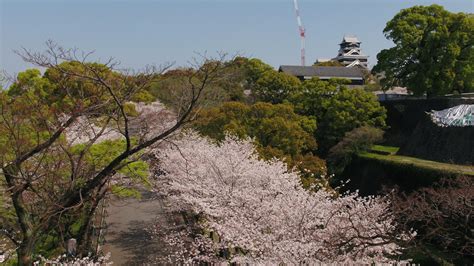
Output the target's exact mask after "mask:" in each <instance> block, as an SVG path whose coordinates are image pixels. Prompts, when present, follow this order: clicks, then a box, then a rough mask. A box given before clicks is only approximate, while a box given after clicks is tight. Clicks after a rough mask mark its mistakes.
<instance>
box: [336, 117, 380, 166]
mask: <svg viewBox="0 0 474 266" xmlns="http://www.w3.org/2000/svg"><path fill="white" fill-rule="evenodd" d="M382 139H383V131H382V130H381V129H378V128H374V127H370V126H363V127H359V128H356V129H353V130H352V131H349V132H348V133H346V134H345V136H344V138H343V139H342V140H341V141H340V142H339V143H337V144H336V145H335V146H333V147H332V148H331V149H330V150H329V155H328V157H327V163H328V167H329V170H330V172H331V173H335V174H339V173H341V172H342V171H343V170H344V168H345V167H346V166H347V165H348V164H349V163H350V162H351V160H352V157H353V156H354V155H355V154H357V153H360V152H362V151H366V150H368V149H369V148H370V147H371V146H372V145H373V144H374V143H376V142H379V141H381V140H382Z"/></svg>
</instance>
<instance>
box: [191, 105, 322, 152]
mask: <svg viewBox="0 0 474 266" xmlns="http://www.w3.org/2000/svg"><path fill="white" fill-rule="evenodd" d="M194 125H195V128H196V129H197V130H198V131H199V132H201V133H202V134H203V135H206V136H210V137H212V138H215V139H217V140H221V139H223V138H224V136H225V134H226V133H231V134H233V135H237V136H239V137H252V138H255V139H256V141H257V142H258V143H259V144H260V145H261V146H262V147H263V148H267V147H268V148H272V150H273V151H274V152H275V153H278V152H282V153H283V154H287V155H290V156H296V155H297V154H301V153H304V152H309V151H312V150H314V149H315V148H316V142H315V140H314V139H313V137H312V133H313V132H314V130H315V129H316V121H315V120H314V119H311V118H307V117H304V116H300V115H297V114H295V113H294V111H293V108H292V106H291V105H287V104H276V105H272V104H269V103H261V102H260V103H256V104H254V105H246V104H244V103H239V102H227V103H224V104H222V105H221V106H219V107H215V108H210V109H207V110H203V111H202V112H201V113H200V115H199V119H197V120H196V121H195V123H194Z"/></svg>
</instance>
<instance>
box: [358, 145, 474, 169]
mask: <svg viewBox="0 0 474 266" xmlns="http://www.w3.org/2000/svg"><path fill="white" fill-rule="evenodd" d="M397 151H398V147H390V146H382V145H374V146H372V149H371V150H370V151H369V152H363V153H360V154H359V156H360V157H362V158H368V159H375V160H381V161H384V162H389V163H393V164H396V165H400V166H404V165H410V166H415V167H419V168H422V169H427V170H438V171H442V172H450V173H456V174H462V175H469V176H474V165H459V164H449V163H440V162H435V161H429V160H424V159H419V158H414V157H409V156H402V155H396V153H397Z"/></svg>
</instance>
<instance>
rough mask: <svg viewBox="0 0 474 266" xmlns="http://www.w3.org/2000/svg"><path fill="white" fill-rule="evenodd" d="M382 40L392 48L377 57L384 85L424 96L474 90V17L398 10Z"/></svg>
mask: <svg viewBox="0 0 474 266" xmlns="http://www.w3.org/2000/svg"><path fill="white" fill-rule="evenodd" d="M384 33H385V36H387V38H388V39H390V40H392V41H393V42H394V43H395V46H394V47H392V48H389V49H384V50H382V51H381V52H380V53H379V54H378V55H377V60H378V63H377V65H376V66H375V67H374V69H373V71H375V72H378V73H383V75H384V76H385V78H384V79H383V80H382V82H383V84H384V86H388V87H390V86H393V85H399V86H406V87H408V89H410V90H411V91H412V92H413V93H414V94H416V95H423V94H425V93H426V95H427V96H428V97H430V96H436V95H444V94H447V93H461V92H471V91H474V17H473V16H472V15H468V14H465V13H451V12H449V11H446V10H445V9H444V8H443V7H441V6H438V5H431V6H414V7H411V8H407V9H403V10H401V11H400V12H399V13H398V14H397V15H395V17H394V18H393V19H392V20H390V21H389V22H388V23H387V25H386V27H385V29H384Z"/></svg>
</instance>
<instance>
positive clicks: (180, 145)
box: [155, 133, 411, 264]
mask: <svg viewBox="0 0 474 266" xmlns="http://www.w3.org/2000/svg"><path fill="white" fill-rule="evenodd" d="M155 156H156V157H157V159H158V160H159V161H160V164H159V165H160V166H161V168H160V169H159V171H156V172H157V173H159V174H157V182H158V185H159V187H160V188H162V189H163V190H164V191H165V192H166V193H167V194H168V195H169V196H170V197H171V198H173V199H174V200H175V202H176V204H178V207H180V208H190V209H191V210H192V211H193V212H195V213H197V214H198V215H199V217H201V218H202V219H199V223H200V225H201V226H202V228H203V229H204V230H203V232H214V233H217V234H218V236H219V242H218V243H213V244H209V243H208V246H209V245H215V248H217V249H221V250H222V249H227V250H238V251H239V252H233V254H232V255H230V256H229V258H228V259H229V260H230V262H238V263H252V264H253V263H258V264H260V263H264V264H267V263H270V264H279V263H285V264H313V263H364V264H365V263H373V262H377V263H389V262H393V261H396V260H397V256H398V255H399V254H400V251H401V248H400V246H399V245H398V244H397V243H398V241H400V240H406V239H408V238H410V237H411V236H410V234H398V235H397V234H396V233H395V224H394V217H393V215H391V213H390V212H389V211H388V201H387V200H386V199H385V198H383V197H359V196H358V195H357V194H356V193H353V194H345V195H341V196H339V197H335V196H334V195H333V194H332V193H330V192H327V191H325V190H322V189H320V190H317V191H316V192H315V191H310V190H305V189H304V188H303V187H302V185H301V184H300V178H299V177H298V175H297V173H296V172H293V171H288V170H287V167H286V165H284V163H282V162H281V161H278V160H276V159H275V160H271V161H262V160H259V159H258V155H257V154H256V152H255V149H254V147H253V145H252V141H251V139H247V140H238V139H236V138H233V137H226V138H225V139H224V140H223V141H222V142H220V143H218V144H216V143H214V142H212V141H211V140H209V139H206V138H202V137H199V136H198V135H196V134H194V133H187V134H185V135H184V136H183V137H182V138H181V139H179V140H176V141H174V142H173V144H170V145H169V146H168V147H167V148H166V149H164V150H163V149H161V150H159V152H158V151H157V152H156V153H155ZM199 243H200V244H201V245H202V240H200V241H199ZM231 253H232V252H231ZM215 254H216V253H214V254H209V257H208V258H209V259H215ZM197 257H199V259H203V256H202V254H199V256H197Z"/></svg>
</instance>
